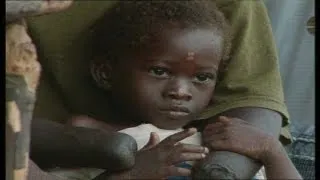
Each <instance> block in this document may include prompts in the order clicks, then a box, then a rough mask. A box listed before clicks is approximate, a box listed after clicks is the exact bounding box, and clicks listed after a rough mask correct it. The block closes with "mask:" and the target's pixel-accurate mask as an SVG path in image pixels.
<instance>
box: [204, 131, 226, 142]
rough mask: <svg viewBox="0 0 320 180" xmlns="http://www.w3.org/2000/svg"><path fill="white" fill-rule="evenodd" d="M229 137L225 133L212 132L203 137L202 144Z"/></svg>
mask: <svg viewBox="0 0 320 180" xmlns="http://www.w3.org/2000/svg"><path fill="white" fill-rule="evenodd" d="M227 139H229V136H228V135H227V134H226V133H220V134H212V135H210V136H206V137H203V142H204V144H211V143H215V142H216V141H225V140H227Z"/></svg>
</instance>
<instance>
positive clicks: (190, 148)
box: [173, 143, 209, 154]
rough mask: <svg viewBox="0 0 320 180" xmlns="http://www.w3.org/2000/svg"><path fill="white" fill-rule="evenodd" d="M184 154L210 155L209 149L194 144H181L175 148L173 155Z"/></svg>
mask: <svg viewBox="0 0 320 180" xmlns="http://www.w3.org/2000/svg"><path fill="white" fill-rule="evenodd" d="M183 152H192V153H209V150H208V148H207V147H204V146H199V145H194V144H183V143H181V144H179V145H176V146H175V147H174V148H173V153H178V154H179V153H183Z"/></svg>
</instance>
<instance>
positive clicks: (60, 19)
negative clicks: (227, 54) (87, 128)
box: [28, 0, 291, 143]
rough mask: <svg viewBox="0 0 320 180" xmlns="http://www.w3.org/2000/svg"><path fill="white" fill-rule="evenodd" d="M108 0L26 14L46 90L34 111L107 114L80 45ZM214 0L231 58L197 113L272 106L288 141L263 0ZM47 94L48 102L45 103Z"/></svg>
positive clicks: (109, 3) (41, 89)
mask: <svg viewBox="0 0 320 180" xmlns="http://www.w3.org/2000/svg"><path fill="white" fill-rule="evenodd" d="M113 3H114V1H83V0H81V1H80V0H79V1H75V3H74V4H73V5H72V7H71V8H70V9H68V10H66V11H63V12H59V13H55V14H51V15H46V16H40V17H34V18H30V19H28V24H29V31H30V33H31V36H32V37H33V39H34V42H35V44H36V45H37V47H38V51H39V57H40V62H41V63H42V66H43V71H44V72H45V73H44V74H43V75H42V77H43V78H44V79H47V80H48V81H49V82H47V83H42V84H40V87H39V94H47V96H45V95H42V96H39V98H38V101H39V103H38V104H41V106H40V105H38V106H36V113H35V116H36V117H37V116H38V114H41V116H42V117H44V116H45V115H47V116H48V117H51V118H52V119H56V120H58V118H60V119H61V118H62V115H58V114H59V112H58V111H54V112H55V113H56V114H53V113H52V110H53V108H56V109H60V110H62V109H67V110H68V112H61V114H65V118H64V119H66V118H67V116H68V113H72V114H88V115H91V116H93V117H95V118H98V119H102V120H108V113H107V110H108V105H107V104H106V102H105V101H104V99H105V94H104V92H103V90H101V89H98V88H97V87H96V86H95V85H94V84H93V82H92V80H91V77H90V74H89V68H88V67H89V64H88V63H89V56H88V54H86V51H85V50H86V47H85V45H86V39H87V38H90V33H89V32H88V31H87V30H88V29H90V28H89V27H90V26H91V25H92V23H93V22H94V21H95V20H96V19H97V18H99V17H100V16H101V14H102V13H103V12H104V11H105V10H107V8H110V7H112V4H113ZM217 4H218V6H219V7H220V8H221V10H222V11H223V12H224V13H225V14H226V17H227V19H228V20H229V21H230V23H231V25H232V30H233V34H234V37H235V38H234V40H233V48H232V53H231V58H232V59H231V62H230V64H229V65H228V70H227V73H226V75H225V77H224V79H223V80H222V82H221V83H220V84H218V86H217V89H216V91H215V94H214V99H213V102H214V103H213V105H212V106H210V107H209V108H208V109H207V110H206V111H205V112H204V113H203V114H202V115H201V116H200V117H199V119H203V118H207V117H211V116H214V115H216V114H218V113H221V112H223V111H226V110H228V109H231V108H236V107H248V106H253V107H264V108H268V109H272V110H275V111H278V112H279V113H281V114H282V115H283V117H284V122H283V126H284V127H285V128H283V129H282V135H283V136H282V138H283V139H282V140H283V142H284V143H287V142H289V141H288V140H289V139H290V138H291V136H290V133H289V132H288V128H287V125H288V123H289V120H288V118H289V115H288V112H287V109H286V106H285V104H284V97H283V91H282V85H281V78H280V74H279V68H278V59H277V52H276V49H275V44H274V40H273V36H272V33H271V25H270V22H269V18H268V16H267V12H266V8H265V7H264V4H263V2H262V1H260V0H252V1H239V0H217ZM49 85H50V86H51V87H50V88H48V86H49ZM45 86H47V87H45ZM44 91H50V92H52V93H43V92H44ZM50 95H51V97H49V96H50ZM53 95H55V96H54V97H53ZM53 99H54V100H55V104H54V105H52V104H50V103H51V100H53ZM62 111H63V110H62Z"/></svg>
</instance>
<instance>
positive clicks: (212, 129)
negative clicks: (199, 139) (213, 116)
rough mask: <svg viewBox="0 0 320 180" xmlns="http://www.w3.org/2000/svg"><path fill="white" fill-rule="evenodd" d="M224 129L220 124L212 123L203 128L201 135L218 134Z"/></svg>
mask: <svg viewBox="0 0 320 180" xmlns="http://www.w3.org/2000/svg"><path fill="white" fill-rule="evenodd" d="M224 131H225V127H224V126H223V125H221V123H220V124H212V125H210V126H208V127H207V128H205V129H204V131H203V136H208V135H210V134H219V133H222V132H224Z"/></svg>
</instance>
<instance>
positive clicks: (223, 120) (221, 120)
mask: <svg viewBox="0 0 320 180" xmlns="http://www.w3.org/2000/svg"><path fill="white" fill-rule="evenodd" d="M218 121H219V122H221V123H223V124H225V125H228V124H229V123H230V122H231V121H232V118H228V117H226V116H219V118H218Z"/></svg>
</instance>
